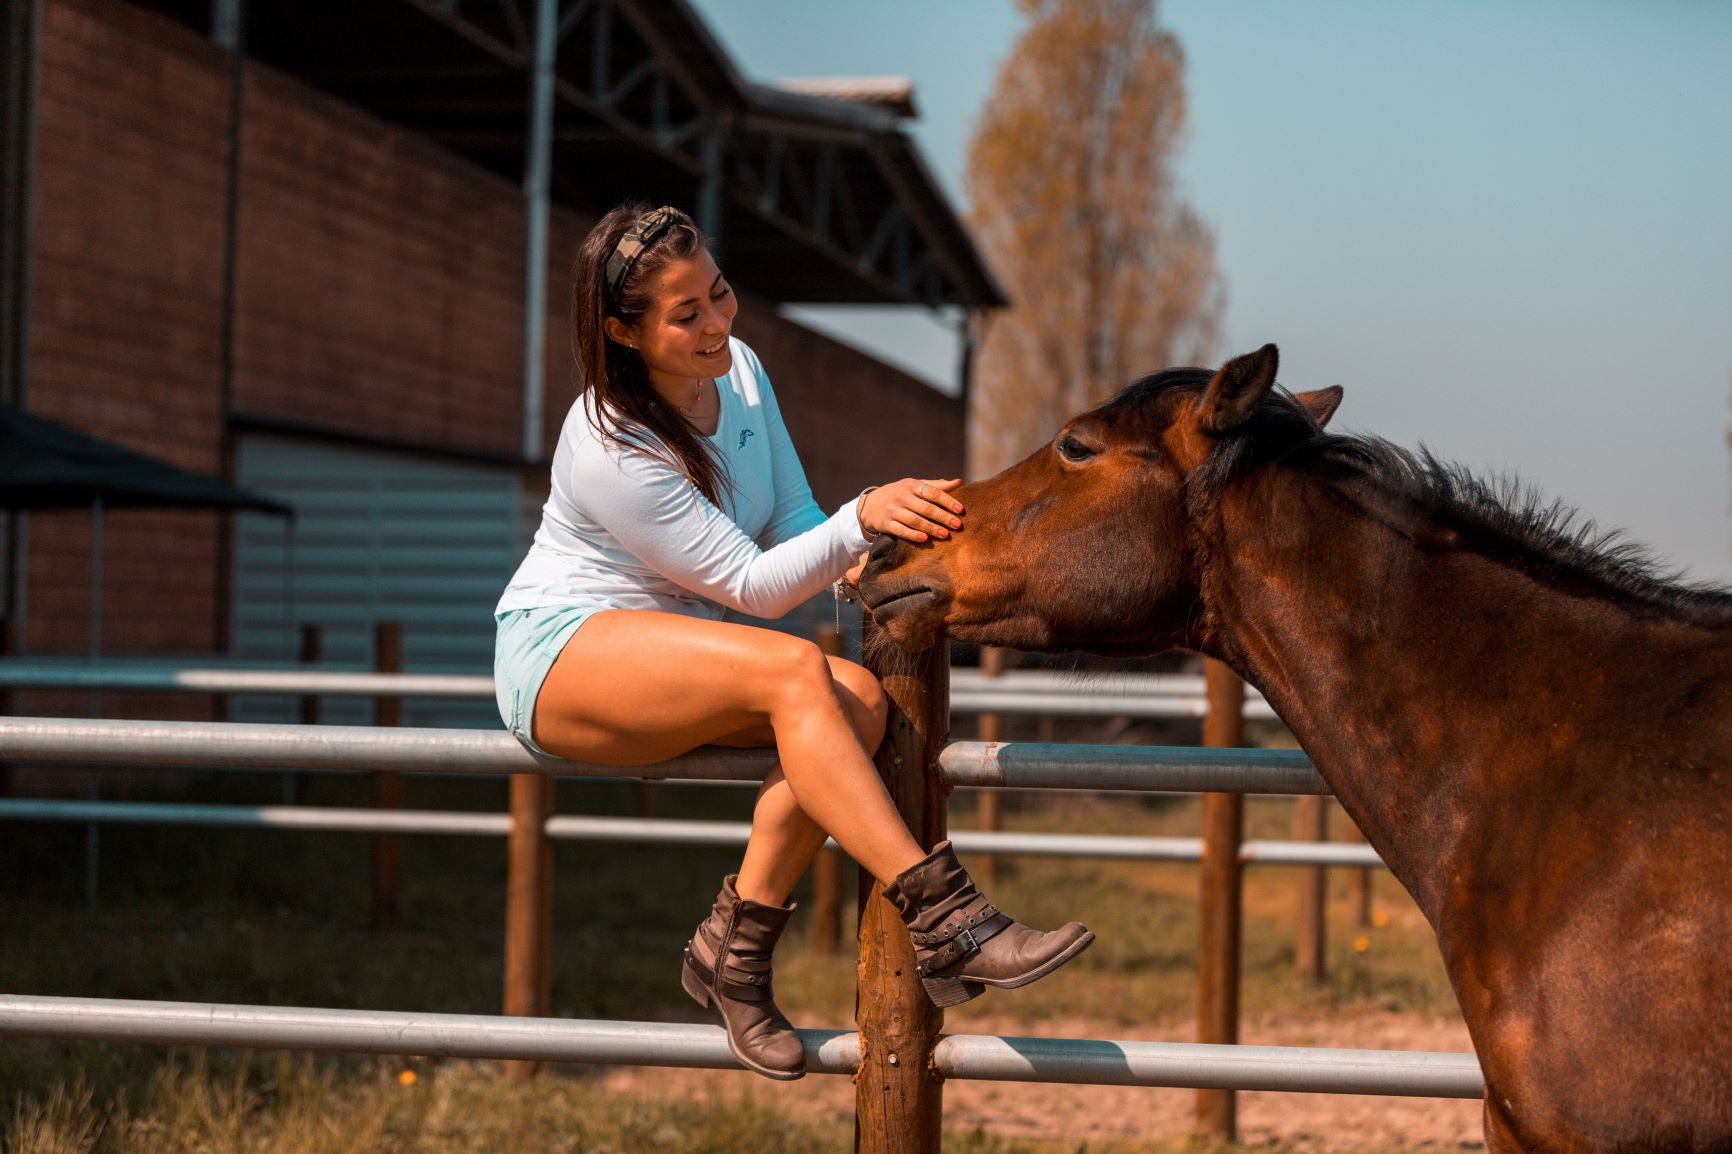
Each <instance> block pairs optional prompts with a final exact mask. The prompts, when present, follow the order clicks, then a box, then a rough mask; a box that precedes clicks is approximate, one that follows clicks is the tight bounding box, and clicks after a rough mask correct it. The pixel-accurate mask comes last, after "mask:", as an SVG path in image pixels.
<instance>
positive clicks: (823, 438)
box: [0, 0, 1003, 716]
mask: <svg viewBox="0 0 1732 1154" xmlns="http://www.w3.org/2000/svg"><path fill="white" fill-rule="evenodd" d="M534 8H535V5H534V4H533V3H522V4H520V3H518V2H516V0H506V2H504V3H497V4H488V5H481V4H465V3H457V2H451V0H353V2H342V3H338V2H325V0H319V2H290V0H215V2H214V3H213V2H212V0H201V2H192V0H164V2H153V3H130V2H124V0H26V2H21V3H16V4H11V5H9V6H8V8H7V16H6V19H7V21H8V26H7V28H6V29H5V30H4V31H5V34H6V36H7V53H6V77H5V81H6V85H5V93H4V95H5V127H6V135H5V142H4V143H5V149H6V154H5V160H6V183H5V189H4V196H5V205H4V210H5V211H4V226H5V228H4V233H5V235H4V237H3V238H0V243H3V244H4V252H3V256H4V267H3V273H4V281H5V284H4V289H5V292H4V297H3V298H0V313H3V314H4V315H0V342H3V345H0V354H3V357H4V359H3V360H0V390H3V392H0V401H4V402H5V403H9V404H14V405H19V406H21V407H23V408H24V409H26V410H27V411H29V412H31V413H33V414H36V415H39V416H43V417H46V418H49V419H51V420H55V421H59V422H61V423H64V424H67V425H70V426H73V427H75V428H77V429H79V430H82V431H85V432H88V433H91V434H94V435H97V436H100V437H104V438H107V439H110V440H112V441H116V442H119V443H121V444H123V445H125V446H127V447H129V448H133V449H136V450H139V451H143V452H147V453H150V454H152V455H154V456H157V457H160V458H162V459H164V460H166V461H169V462H171V463H173V464H176V465H179V466H182V467H184V468H187V469H191V470H195V471H197V472H201V473H205V474H209V475H213V476H219V477H223V478H225V479H228V480H230V481H232V482H235V483H237V484H240V485H242V486H245V487H250V488H254V489H257V490H259V491H262V492H264V493H266V494H269V495H275V496H280V497H282V498H283V499H285V500H287V501H289V502H291V503H293V504H295V505H296V507H297V509H298V510H300V516H299V517H298V520H297V524H296V529H295V531H294V534H293V537H292V540H291V538H290V535H289V534H288V533H287V532H286V531H285V530H284V528H283V527H282V526H281V525H280V524H278V523H276V522H273V521H270V520H269V519H266V518H261V517H255V516H251V515H248V516H240V517H235V516H232V515H227V514H218V513H210V512H125V513H116V514H114V515H112V516H111V517H109V518H107V519H106V520H105V528H104V550H103V551H104V556H105V566H104V569H105V573H104V579H103V587H102V604H103V627H102V636H101V638H100V643H101V649H102V651H103V652H105V653H112V654H133V655H136V654H199V653H236V654H240V655H243V656H245V655H251V656H255V657H281V656H286V655H287V647H288V645H289V641H288V639H289V638H290V637H291V636H292V634H293V633H294V627H295V625H296V623H297V622H301V621H307V622H315V623H320V624H323V625H324V626H326V627H327V637H328V643H327V648H328V653H329V655H330V656H333V657H336V658H339V659H341V658H350V659H364V658H365V656H366V653H365V650H366V647H367V645H368V638H369V637H370V624H371V622H372V621H373V620H376V619H380V618H384V617H394V618H397V619H401V620H404V621H405V622H406V625H407V628H408V635H407V641H406V644H407V659H408V661H409V663H410V664H411V666H412V667H419V668H457V667H463V668H470V669H473V668H476V667H478V666H480V665H482V664H483V663H484V662H485V660H486V658H487V654H488V653H489V652H490V637H491V621H490V619H489V617H488V610H489V609H490V608H491V605H492V602H493V599H494V597H495V596H496V595H497V591H498V589H499V588H500V587H502V585H503V582H504V580H505V578H506V577H507V576H508V575H509V572H510V570H511V568H512V567H513V566H514V565H515V564H516V560H517V559H518V557H520V556H521V552H522V549H523V548H524V546H525V544H526V542H527V534H528V532H529V531H530V529H531V527H532V514H533V512H534V510H535V509H536V508H537V507H538V506H539V501H540V496H541V494H542V493H544V492H545V486H546V469H547V456H548V454H549V453H550V452H551V448H552V439H553V437H554V435H555V434H556V433H557V430H558V427H559V424H560V421H561V420H562V419H563V416H564V413H565V411H566V409H567V408H568V406H569V405H570V403H571V401H572V399H573V397H574V396H575V387H574V383H573V380H572V374H571V372H570V369H569V365H570V354H569V344H568V335H567V324H566V321H565V313H566V309H567V303H566V302H567V293H568V267H567V266H568V264H569V258H570V254H571V253H572V252H573V251H574V249H575V245H576V242H577V240H578V238H580V237H581V236H582V235H583V232H584V230H585V229H586V227H587V225H588V224H589V223H590V222H591V221H592V220H593V219H594V218H595V216H596V215H597V214H598V213H599V212H600V211H603V210H605V208H606V207H607V206H608V205H610V204H612V203H614V202H615V201H617V200H618V199H619V198H621V197H624V196H626V195H634V196H638V197H641V198H643V199H646V200H650V201H652V202H671V203H676V204H682V205H685V206H687V207H690V208H692V209H693V210H694V212H695V214H696V215H697V216H698V217H699V220H700V223H702V224H704V225H705V227H706V228H707V229H708V230H709V231H710V232H711V233H712V235H713V236H715V237H716V238H717V241H718V248H719V255H720V258H721V260H722V262H723V265H724V267H725V268H727V270H728V272H729V277H730V280H732V281H733V282H734V283H735V284H736V286H737V287H738V288H739V289H740V290H741V302H742V309H741V315H740V318H739V321H738V324H737V331H738V333H739V335H740V336H741V337H742V338H744V339H745V340H746V341H747V342H748V343H750V344H752V345H753V346H754V347H755V348H756V349H757V350H758V352H759V354H760V356H761V357H762V359H763V360H764V362H765V363H766V365H767V366H769V368H770V370H771V372H772V374H773V376H774V377H775V380H776V383H777V391H778V395H779V397H780V400H781V405H782V409H783V411H784V413H785V415H786V418H787V421H788V424H789V426H790V428H791V430H792V433H793V436H794V440H795V443H796V444H797V445H799V446H801V447H802V449H803V450H804V457H805V463H806V466H807V470H808V473H809V476H810V478H811V481H812V484H813V488H814V490H815V491H816V494H817V496H818V499H819V501H820V502H821V503H823V504H825V505H834V504H835V503H836V502H838V501H840V500H841V499H842V498H843V497H844V496H845V495H846V494H847V493H850V492H853V491H855V490H857V489H858V488H859V487H860V486H862V485H863V484H866V483H870V482H871V481H873V480H882V479H884V478H886V477H893V476H901V475H903V474H908V473H926V474H930V475H956V474H958V473H960V471H961V463H962V455H963V428H962V422H963V412H964V406H963V404H962V402H961V401H960V399H959V398H956V397H950V396H946V395H944V394H941V393H939V392H937V391H935V390H934V389H932V388H930V387H929V386H928V385H926V384H925V383H923V382H921V381H918V380H916V379H914V378H912V377H909V376H908V375H906V374H904V373H901V372H899V371H897V370H895V369H893V368H891V367H889V366H886V365H884V364H883V363H881V362H878V361H876V360H874V359H873V358H871V357H869V356H867V355H864V354H862V353H860V352H858V351H855V350H854V349H852V348H849V347H846V346H844V345H842V344H839V343H837V342H835V341H833V340H830V339H828V338H826V337H824V336H821V335H819V334H818V333H816V332H813V331H811V330H809V329H806V328H803V327H801V326H800V325H798V324H796V323H794V322H792V321H790V320H788V319H787V318H785V317H783V316H781V315H779V313H778V310H777V305H779V304H783V303H802V302H805V303H815V302H883V303H900V304H908V305H922V304H923V305H927V306H933V307H936V306H948V307H950V308H952V309H955V310H960V311H974V310H981V309H989V308H994V307H998V306H1000V305H1001V304H1002V303H1003V302H1002V299H1001V296H1000V293H999V290H998V289H997V287H996V286H995V285H994V283H993V281H992V278H991V276H990V274H989V273H988V272H987V271H986V269H985V268H984V266H983V264H982V262H981V260H980V258H979V256H978V254H977V253H976V252H975V250H974V248H973V246H972V244H971V243H970V241H969V238H968V237H967V235H966V233H965V231H964V230H963V228H962V227H961V225H960V224H959V222H958V221H957V220H956V218H955V216H954V213H953V212H952V210H951V209H950V208H949V207H948V205H947V204H946V203H945V201H944V198H943V196H942V195H941V194H940V193H939V192H938V190H937V189H936V187H935V186H934V184H933V182H932V180H931V178H930V175H929V174H928V173H927V171H926V169H925V168H924V166H923V165H922V163H921V162H920V158H919V156H918V154H917V153H916V152H915V150H914V147H913V145H912V143H911V141H910V140H909V138H908V137H907V135H906V133H905V132H903V131H902V129H901V127H900V122H901V119H902V118H903V117H904V116H905V115H907V114H909V113H910V112H911V111H912V109H911V106H910V104H909V102H908V99H907V96H906V93H901V94H897V93H894V92H892V93H890V94H888V95H887V94H886V93H885V92H884V91H883V90H882V89H873V88H872V86H867V87H866V89H865V90H864V91H854V90H848V89H825V88H824V86H822V85H820V86H805V87H803V88H800V89H794V88H787V89H777V88H769V87H764V86H760V85H755V84H751V83H748V82H746V81H744V80H743V79H741V78H740V77H739V75H738V74H737V72H735V70H734V68H733V66H732V64H731V62H730V61H728V59H727V58H726V56H725V54H724V53H723V52H722V51H721V49H720V48H719V47H718V46H717V44H716V43H715V41H714V40H713V38H712V37H711V36H710V35H709V33H708V32H707V30H706V29H705V28H704V27H703V25H702V22H701V21H700V20H699V19H698V18H697V16H696V15H695V13H694V12H693V11H692V10H691V9H690V8H689V6H688V5H687V4H686V3H685V2H684V0H591V2H590V3H573V2H569V0H568V2H567V3H565V4H564V5H562V6H560V8H559V9H558V15H559V18H560V25H559V30H558V48H557V52H556V53H555V54H554V57H553V59H552V61H551V63H550V65H549V69H548V70H547V71H546V72H545V75H546V77H547V79H548V81H550V84H549V86H548V87H547V89H546V91H548V92H549V93H550V96H549V98H548V101H547V105H546V106H547V107H548V109H549V113H548V117H547V118H546V119H545V120H543V121H542V122H541V123H542V124H543V125H544V126H545V128H546V129H547V131H548V133H549V141H550V142H549V143H548V144H547V145H546V148H547V152H546V155H547V156H548V157H549V166H548V168H547V169H546V170H545V171H546V185H547V187H548V189H549V190H550V191H549V193H548V196H547V199H546V200H545V201H544V202H542V203H545V204H547V205H548V208H547V209H546V212H547V216H546V220H547V229H546V236H545V244H544V252H545V268H546V292H545V303H544V305H543V309H542V311H544V313H545V332H546V339H545V351H544V356H543V358H542V360H543V369H542V374H541V375H542V382H541V383H537V382H535V381H534V380H533V378H534V376H535V374H533V373H528V372H525V371H524V368H525V367H524V364H523V360H524V357H523V351H522V350H523V349H524V348H525V347H526V324H525V320H526V318H525V309H526V304H525V302H526V299H529V300H533V293H532V292H530V291H527V290H526V283H527V282H528V281H529V280H531V279H533V278H526V276H525V268H526V265H527V264H529V263H530V260H529V258H528V257H526V252H534V251H536V236H537V233H536V230H535V227H534V220H535V212H536V207H535V206H536V204H537V199H536V192H535V185H536V181H535V180H533V179H531V180H529V181H528V182H527V185H528V187H529V193H528V194H527V195H526V192H525V188H526V180H525V165H526V159H525V158H526V157H533V156H534V155H536V153H537V150H538V149H539V148H540V147H542V146H541V145H539V144H538V143H537V137H536V120H535V118H534V113H535V109H536V107H537V106H536V103H535V96H534V93H535V88H534V85H533V83H532V81H533V79H534V77H535V71H536V70H535V60H534V58H535V52H534V49H535V45H536V44H537V43H538V38H537V29H536V26H535V23H534V16H533V9H534ZM235 46H243V47H242V48H241V49H240V50H238V51H237V50H236V47H235ZM534 171H535V170H534V168H533V166H531V168H530V172H531V173H533V172H534ZM0 466H3V463H0ZM90 533H91V529H90V518H89V517H87V516H82V515H79V514H68V513H31V514H14V515H9V516H8V517H7V521H6V561H7V564H6V573H5V584H4V594H5V604H4V608H5V614H6V620H7V623H8V625H9V627H10V628H9V631H8V633H9V637H8V642H7V644H8V647H9V648H10V650H11V651H13V652H22V651H30V652H36V653H55V652H70V653H76V652H81V651H84V650H85V649H86V648H87V646H88V645H89V641H90V639H89V637H88V606H89V584H88V583H89V577H88V574H89V568H88V567H89V563H90ZM81 701H82V698H80V703H78V704H74V705H73V706H72V708H71V709H69V710H68V711H69V712H82V705H81ZM55 704H56V703H55V702H54V701H53V700H52V699H50V698H49V696H48V695H45V694H39V695H33V701H32V702H31V704H30V705H29V706H28V708H29V709H30V711H32V712H38V711H40V712H57V711H58V710H57V709H56V708H55ZM138 705H139V707H147V708H149V709H150V710H151V711H152V712H155V713H158V714H161V715H168V716H201V715H204V714H206V713H207V712H208V711H209V710H210V709H211V708H212V705H211V703H209V702H200V701H188V700H185V699H181V700H178V701H177V700H168V699H165V700H162V701H159V702H154V703H148V705H147V703H143V702H140V703H138Z"/></svg>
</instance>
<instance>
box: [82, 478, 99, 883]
mask: <svg viewBox="0 0 1732 1154" xmlns="http://www.w3.org/2000/svg"><path fill="white" fill-rule="evenodd" d="M101 654H102V494H101V493H98V494H96V496H94V497H92V498H91V500H90V657H91V660H93V661H94V660H95V659H96V658H97V657H99V656H101ZM101 715H102V691H101V690H99V689H92V690H91V691H90V716H91V718H92V719H95V718H98V717H100V716H101ZM84 796H85V798H86V799H87V800H89V801H97V800H99V799H100V798H101V797H102V771H101V770H100V769H97V768H95V767H94V766H92V767H91V768H90V769H87V770H85V772H84ZM101 871H102V829H101V827H100V826H97V825H95V824H91V825H87V826H85V827H84V908H85V909H90V910H93V909H95V908H96V891H97V888H98V885H99V879H100V877H101Z"/></svg>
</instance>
